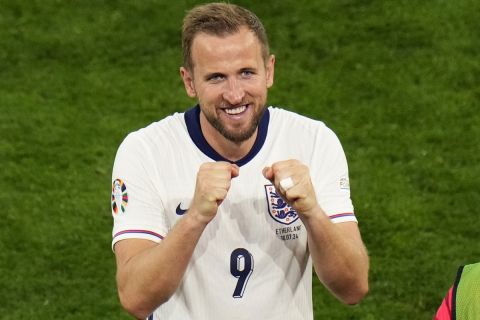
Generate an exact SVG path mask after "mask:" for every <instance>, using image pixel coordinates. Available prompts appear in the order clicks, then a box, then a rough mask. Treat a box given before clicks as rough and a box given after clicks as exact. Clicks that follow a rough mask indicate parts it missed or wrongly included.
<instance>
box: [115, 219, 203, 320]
mask: <svg viewBox="0 0 480 320" xmlns="http://www.w3.org/2000/svg"><path fill="white" fill-rule="evenodd" d="M205 226H206V224H205V223H203V222H199V221H197V220H196V219H195V217H194V216H193V215H190V214H186V215H185V216H184V217H183V218H182V219H181V220H179V222H178V223H177V224H176V225H175V227H174V228H173V229H172V230H171V231H170V232H169V234H168V236H167V237H165V239H163V240H162V242H160V243H159V244H158V245H156V244H154V245H153V246H149V247H147V248H145V249H144V250H142V251H141V252H139V253H138V254H136V255H134V256H132V257H130V258H128V259H127V260H126V261H124V262H123V263H122V264H119V268H118V272H117V282H118V291H119V296H120V300H121V303H122V305H123V306H124V308H125V309H126V310H127V311H128V312H129V313H131V314H132V315H134V316H136V317H138V318H145V317H146V316H148V314H150V313H151V312H152V311H153V310H154V309H155V308H157V307H158V306H159V305H161V304H162V303H164V302H166V301H167V300H168V299H169V298H170V297H171V296H172V295H173V293H174V292H175V291H176V289H177V288H178V286H179V284H180V282H181V281H182V278H183V275H184V273H185V270H186V269H187V266H188V264H189V261H190V259H191V257H192V255H193V251H194V249H195V246H196V244H197V243H198V240H199V238H200V236H201V234H202V232H203V230H204V228H205ZM119 244H121V243H119Z"/></svg>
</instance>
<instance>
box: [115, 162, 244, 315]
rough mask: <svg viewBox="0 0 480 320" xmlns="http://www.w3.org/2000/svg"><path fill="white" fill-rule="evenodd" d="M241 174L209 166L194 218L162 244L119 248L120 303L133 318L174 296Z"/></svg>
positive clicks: (202, 173) (201, 178) (139, 242)
mask: <svg viewBox="0 0 480 320" xmlns="http://www.w3.org/2000/svg"><path fill="white" fill-rule="evenodd" d="M238 174H239V168H238V167H237V166H236V165H233V164H230V163H226V162H210V163H204V164H203V165H202V166H201V167H200V169H199V171H198V173H197V181H196V186H195V194H194V196H193V199H192V202H191V205H190V208H189V209H188V212H187V213H186V214H185V215H184V216H183V217H182V218H181V219H180V220H178V222H177V223H176V224H175V226H174V227H173V228H172V230H170V232H169V233H168V235H167V236H166V237H165V238H164V239H163V240H162V241H161V242H160V243H158V244H157V243H155V242H153V241H149V240H143V239H125V240H120V241H119V242H117V243H116V244H115V248H114V249H115V255H116V260H117V287H118V292H119V296H120V302H121V303H122V305H123V307H124V308H125V309H126V310H127V311H128V312H129V313H130V314H132V315H133V316H135V317H137V318H145V317H147V316H148V315H149V314H150V313H152V311H153V310H155V309H156V308H157V307H158V306H160V305H161V304H162V303H164V302H166V301H167V300H168V299H169V298H170V297H171V296H172V295H173V294H174V292H175V291H176V290H177V288H178V286H179V284H180V282H181V281H182V278H183V275H184V274H185V271H186V269H187V266H188V263H189V262H190V259H191V258H192V255H193V252H194V250H195V247H196V245H197V243H198V241H199V239H200V236H201V235H202V233H203V230H205V228H206V226H207V225H208V223H209V222H210V221H211V220H212V219H213V218H214V217H215V215H216V214H217V210H218V206H219V205H220V204H221V203H222V201H223V200H224V199H225V197H226V196H227V193H228V190H229V188H230V182H231V179H232V178H234V177H236V176H238Z"/></svg>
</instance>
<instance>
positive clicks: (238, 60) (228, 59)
mask: <svg viewBox="0 0 480 320" xmlns="http://www.w3.org/2000/svg"><path fill="white" fill-rule="evenodd" d="M192 60H193V65H194V69H196V68H198V69H205V68H208V69H210V68H219V67H222V66H223V67H226V66H231V67H234V66H240V65H241V64H259V63H263V58H262V46H261V44H260V41H259V40H258V38H257V36H256V35H255V34H254V33H253V32H252V31H250V30H248V29H247V28H240V30H239V31H238V32H236V33H233V34H226V35H222V36H218V35H212V34H207V33H204V32H201V33H199V34H197V35H196V36H195V38H194V39H193V43H192ZM241 67H245V66H241ZM254 67H258V66H254Z"/></svg>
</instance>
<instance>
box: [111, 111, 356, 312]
mask: <svg viewBox="0 0 480 320" xmlns="http://www.w3.org/2000/svg"><path fill="white" fill-rule="evenodd" d="M199 112H200V110H199V107H198V106H197V107H195V108H193V109H191V110H189V111H187V112H185V113H176V114H174V115H172V116H170V117H167V118H165V119H163V120H161V121H159V122H156V123H153V124H151V125H150V126H148V127H146V128H144V129H141V130H139V131H137V132H134V133H131V134H130V135H128V136H127V138H126V139H125V140H124V141H123V143H122V144H121V146H120V148H119V150H118V153H117V156H116V159H115V164H114V168H113V187H112V212H113V217H114V227H113V244H115V242H117V241H119V240H122V239H129V238H141V239H148V240H151V241H155V242H160V241H161V240H162V239H163V238H164V237H168V232H169V231H170V230H171V229H172V228H173V226H174V225H175V223H176V222H177V221H178V220H179V219H181V218H182V215H183V214H184V213H185V211H186V209H188V207H189V204H190V201H191V199H192V197H193V193H194V189H195V182H196V175H197V172H198V169H199V167H200V165H201V164H202V163H205V162H209V161H210V162H211V161H219V160H225V159H223V158H222V157H221V156H220V155H219V154H218V153H217V152H215V151H214V150H213V149H212V148H211V147H210V146H209V145H208V143H207V142H206V140H205V138H204V137H203V135H202V133H201V130H200V124H199ZM288 159H297V160H299V161H301V162H302V163H304V164H306V165H307V166H308V167H309V168H310V175H311V178H312V181H313V184H314V187H315V190H316V193H317V198H318V201H319V203H320V206H321V207H322V209H323V210H324V211H325V212H326V213H327V215H329V217H330V219H331V221H333V222H345V221H356V218H355V216H354V214H353V206H352V202H351V200H350V190H349V183H348V168H347V162H346V159H345V155H344V152H343V149H342V147H341V145H340V142H339V141H338V139H337V137H336V135H335V134H334V133H333V132H332V131H331V130H330V129H328V128H327V127H326V126H325V125H324V124H323V123H322V122H320V121H315V120H312V119H309V118H306V117H303V116H300V115H298V114H295V113H293V112H289V111H286V110H282V109H278V108H273V107H269V108H268V109H267V111H266V112H265V114H264V116H263V118H262V120H261V123H260V125H259V130H258V134H257V139H256V141H255V144H254V146H253V148H252V150H251V151H250V153H249V154H248V155H247V156H245V158H243V159H241V160H240V161H238V162H236V163H237V164H238V165H239V166H240V175H239V176H238V177H236V178H234V179H233V180H232V183H231V187H230V190H229V191H228V195H227V197H226V199H225V200H224V201H223V202H222V204H221V205H220V207H219V209H218V213H217V215H216V217H215V218H214V219H213V220H212V221H211V222H210V223H209V224H208V225H207V227H206V229H205V231H204V232H203V234H202V236H201V238H200V240H199V242H198V245H197V246H196V248H195V251H194V253H193V257H192V259H191V261H190V263H189V266H188V268H187V270H186V273H185V275H184V277H183V280H182V282H181V284H180V286H179V288H178V290H177V291H176V293H175V294H174V295H173V296H172V297H171V298H170V300H169V301H168V302H166V303H164V304H163V305H161V306H160V307H159V308H158V309H157V310H155V312H154V314H153V315H151V316H150V317H149V319H162V320H168V319H182V320H184V319H213V320H215V319H265V320H267V319H313V311H312V261H311V258H310V255H309V252H308V248H307V233H306V230H305V227H304V225H303V224H302V222H301V220H300V219H299V217H298V215H297V213H296V212H295V211H294V210H293V209H292V208H291V207H290V206H289V205H288V204H287V203H285V201H283V199H282V198H281V197H279V196H278V195H277V193H276V191H275V188H274V187H273V186H272V185H271V183H270V181H268V180H267V179H265V178H264V177H263V175H262V169H263V168H264V167H265V166H270V165H271V164H273V163H274V162H277V161H281V160H288Z"/></svg>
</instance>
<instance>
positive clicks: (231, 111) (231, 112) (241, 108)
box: [224, 104, 248, 115]
mask: <svg viewBox="0 0 480 320" xmlns="http://www.w3.org/2000/svg"><path fill="white" fill-rule="evenodd" d="M247 106H248V105H246V104H245V105H242V106H239V107H236V108H229V109H224V110H225V112H226V113H227V114H229V115H237V114H240V113H242V112H244V111H245V110H247Z"/></svg>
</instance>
